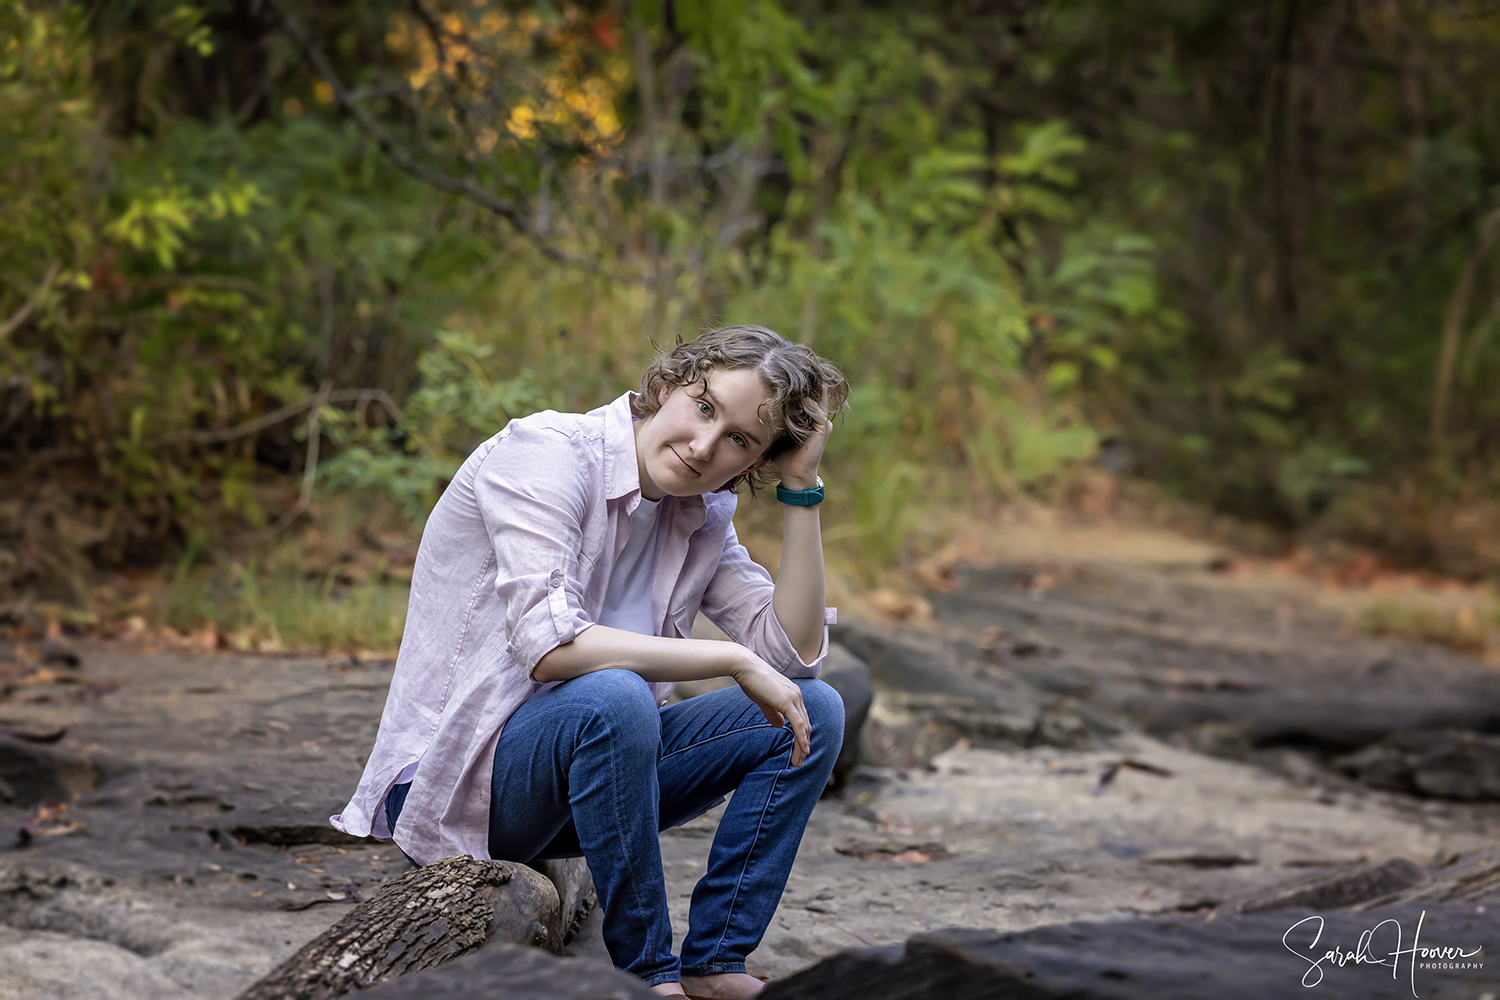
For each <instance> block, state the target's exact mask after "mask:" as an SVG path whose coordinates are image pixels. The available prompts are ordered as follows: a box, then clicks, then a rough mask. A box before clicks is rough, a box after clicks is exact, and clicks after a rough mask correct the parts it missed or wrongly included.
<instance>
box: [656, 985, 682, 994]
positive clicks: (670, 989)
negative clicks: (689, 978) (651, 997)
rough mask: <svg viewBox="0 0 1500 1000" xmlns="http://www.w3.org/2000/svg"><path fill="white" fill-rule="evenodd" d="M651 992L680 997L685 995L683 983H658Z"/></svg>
mask: <svg viewBox="0 0 1500 1000" xmlns="http://www.w3.org/2000/svg"><path fill="white" fill-rule="evenodd" d="M651 992H652V993H657V994H660V995H661V996H664V997H680V996H682V995H683V992H682V984H681V983H657V984H656V985H655V986H653V987H651Z"/></svg>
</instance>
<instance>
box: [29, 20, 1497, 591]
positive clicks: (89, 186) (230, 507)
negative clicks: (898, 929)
mask: <svg viewBox="0 0 1500 1000" xmlns="http://www.w3.org/2000/svg"><path fill="white" fill-rule="evenodd" d="M1283 8H1284V5H1283V6H1276V5H1272V7H1270V8H1247V7H1244V5H1236V4H1231V3H1228V2H1227V0H1210V2H1206V3H1198V4H1192V5H1186V6H1184V5H1181V4H1175V3H1162V2H1155V0H1153V2H1147V3H1145V4H1134V5H1129V6H1125V5H1119V4H1114V3H1105V2H1100V0H1078V2H1072V0H1069V2H1049V3H1044V4H1040V5H1022V6H1021V7H1014V8H1003V9H1002V8H993V9H989V8H986V9H983V10H981V9H978V8H972V9H971V8H963V7H960V8H944V7H941V6H940V7H937V8H932V9H925V8H924V9H918V8H917V7H913V6H911V5H907V6H904V7H903V6H901V5H895V6H890V5H887V6H884V7H881V6H876V7H869V6H858V5H855V6H851V5H808V4H801V5H789V4H782V3H778V2H776V0H691V2H677V3H672V4H666V3H660V2H655V0H653V2H645V3H641V4H636V5H632V6H630V7H629V8H628V9H622V8H616V7H612V6H607V5H603V4H597V3H592V2H588V3H584V2H568V3H550V2H549V3H537V4H532V3H529V2H526V0H503V2H501V0H496V2H492V3H491V2H484V3H477V4H474V3H462V4H459V3H447V2H444V3H435V4H434V3H426V4H422V5H415V6H413V5H411V4H405V3H403V4H396V3H389V2H385V0H380V2H377V3H372V4H360V5H343V6H338V5H332V6H330V5H324V4H318V3H312V4H305V5H302V6H301V7H299V8H297V9H296V10H295V11H293V12H292V13H293V16H294V17H295V19H296V27H297V31H298V32H300V33H302V34H305V35H306V37H307V38H308V39H310V40H311V44H312V45H313V46H314V47H315V48H316V49H317V51H318V52H319V53H320V54H321V55H322V57H323V58H324V60H326V65H327V66H328V67H330V69H329V72H331V73H332V74H334V75H336V77H337V83H338V86H337V87H335V86H334V81H330V80H329V79H325V78H324V71H323V70H318V69H314V68H313V66H312V64H311V63H310V62H309V60H308V59H307V58H306V57H305V56H304V54H303V52H302V51H301V49H300V46H299V45H298V44H297V43H296V42H294V41H293V38H292V34H291V33H289V31H288V30H287V28H286V26H285V25H283V24H282V23H280V22H279V21H278V20H277V15H276V14H275V13H274V12H273V11H272V9H270V8H268V7H266V6H264V5H251V6H245V5H239V4H233V3H224V4H201V5H200V4H191V3H187V4H185V3H180V2H177V0H109V2H105V3H102V4H97V5H93V6H87V7H85V6H83V5H71V4H48V3H43V2H40V0H6V2H4V3H3V4H0V203H3V204H4V205H5V206H6V211H5V212H4V213H0V324H4V327H3V328H4V329H5V334H4V335H0V464H3V465H4V466H5V469H6V474H7V476H13V477H14V478H15V479H16V481H19V482H32V481H34V480H35V479H36V476H34V475H32V473H34V472H36V471H37V470H40V469H43V468H47V469H57V468H59V467H61V465H62V464H66V463H72V465H71V466H68V467H69V468H71V469H72V470H73V471H74V472H76V473H77V476H78V479H77V481H78V482H80V483H83V484H85V485H82V486H79V487H78V489H77V490H76V495H77V496H79V497H81V498H82V499H83V501H85V502H86V505H89V506H92V507H93V508H94V509H95V511H96V512H98V513H99V515H100V516H101V517H103V516H104V512H106V511H109V512H112V513H110V514H109V515H108V516H109V517H110V518H112V520H111V521H110V524H111V526H112V527H111V529H110V530H111V532H112V536H111V537H112V540H111V541H110V542H109V543H108V544H107V545H105V546H104V547H103V549H101V550H100V551H101V553H104V552H106V551H107V552H109V553H114V554H115V556H116V557H124V555H125V554H126V553H133V555H131V556H130V557H131V558H138V559H148V560H149V559H153V558H156V559H159V558H161V557H162V556H163V555H164V554H166V553H167V552H168V551H169V550H170V549H172V548H173V547H174V545H175V547H177V548H181V547H182V545H184V544H185V540H186V539H187V538H190V537H209V536H211V537H213V538H214V539H216V540H218V541H220V542H226V543H227V542H231V541H232V540H233V539H235V538H239V537H242V532H244V531H245V530H246V529H250V528H264V527H266V526H268V525H270V524H273V523H275V522H277V520H278V519H279V518H280V517H281V516H282V514H283V513H284V512H285V511H287V510H288V509H289V508H291V505H292V503H293V501H294V498H295V497H296V496H297V494H298V492H299V490H300V487H301V485H302V483H303V481H304V475H303V474H304V472H316V476H311V477H307V481H309V482H314V484H315V487H316V489H317V490H320V491H325V490H339V491H345V492H359V493H370V492H383V493H385V494H388V495H389V496H391V497H393V498H394V499H396V500H397V501H398V502H399V504H400V505H401V506H402V508H403V509H404V510H405V511H407V512H408V514H409V515H410V516H411V517H412V518H413V519H415V520H420V519H421V518H422V516H423V515H424V513H425V511H426V510H427V509H429V508H430V506H431V504H432V503H433V502H435V499H436V497H437V495H438V494H439V492H440V490H441V489H442V487H443V485H444V483H445V482H446V480H447V478H448V476H450V475H451V474H452V471H453V469H454V468H456V467H457V464H458V463H459V462H460V461H461V460H462V458H463V456H464V455H465V454H466V453H467V452H468V451H469V450H470V449H472V448H473V447H474V446H475V445H476V444H477V443H479V442H480V441H482V440H484V439H485V438H486V437H488V436H489V435H490V434H493V433H494V432H495V431H496V430H498V429H499V427H500V426H502V425H503V423H504V422H505V421H506V420H507V419H509V418H511V417H513V416H516V415H518V414H522V413H526V412H530V411H532V410H534V409H537V408H540V407H546V406H550V407H557V408H562V409H587V408H590V407H593V406H596V405H599V404H600V403H602V402H604V401H606V400H608V399H609V398H611V397H612V396H614V395H615V394H617V393H618V392H620V391H621V390H622V389H624V388H626V387H628V386H631V385H633V384H634V383H635V381H636V378H637V376H638V373H639V370H640V367H641V364H642V362H643V361H645V360H646V358H647V357H648V356H649V354H650V352H651V350H652V347H651V345H652V343H653V342H655V343H670V342H671V341H672V339H673V338H674V337H675V336H676V335H678V334H685V335H691V334H692V333H693V331H694V330H696V329H698V328H701V327H704V326H708V325H713V324H715V323H717V322H719V321H733V322H757V323H762V324H766V325H770V326H772V327H774V328H776V329H778V330H780V331H782V332H783V333H784V334H786V335H787V336H789V337H792V338H794V339H797V340H800V341H803V342H806V343H809V344H811V345H813V346H814V347H816V348H817V349H818V350H819V351H821V352H823V353H824V354H826V355H828V356H829V357H831V358H833V359H834V360H835V361H837V362H838V363H840V364H841V365H842V366H843V367H844V368H845V370H846V371H847V372H848V373H849V374H850V376H851V378H852V380H853V382H854V384H855V386H856V391H855V393H854V394H853V396H852V397H851V409H850V411H849V413H848V414H847V415H846V417H845V420H844V424H843V427H842V429H841V430H840V432H839V433H838V434H836V435H835V438H834V439H833V443H832V446H831V449H830V453H829V457H828V461H829V473H830V476H829V478H830V481H838V482H840V483H841V484H842V485H843V487H844V488H843V489H842V490H839V491H836V496H837V497H839V499H837V500H836V501H831V506H830V519H831V521H830V532H831V533H830V537H832V538H834V539H835V540H836V541H837V542H838V544H842V545H846V546H848V547H849V549H850V550H851V552H853V553H855V554H857V555H859V556H862V557H865V558H868V559H872V560H876V561H889V560H893V559H898V558H900V557H901V556H902V554H903V549H902V545H903V538H904V537H906V536H907V535H908V533H909V531H910V529H911V527H912V525H911V521H910V518H911V517H912V513H911V511H912V508H913V504H914V502H915V501H916V500H918V499H919V498H927V499H929V500H931V499H936V500H944V499H947V500H951V501H953V502H965V501H967V500H969V499H972V498H973V497H974V496H975V495H976V494H983V493H989V494H995V493H1016V492H1020V491H1033V492H1040V493H1043V494H1045V493H1047V492H1048V491H1049V490H1052V489H1054V488H1055V487H1056V486H1057V485H1058V484H1059V483H1061V482H1062V481H1063V480H1064V479H1066V477H1067V476H1068V475H1069V474H1070V472H1071V470H1073V469H1076V468H1077V467H1078V466H1079V465H1080V464H1081V463H1086V462H1088V461H1090V460H1091V459H1092V457H1093V456H1094V454H1095V452H1096V450H1097V445H1098V440H1099V438H1100V436H1101V433H1108V434H1109V435H1111V436H1113V437H1115V438H1117V439H1119V441H1120V442H1121V443H1122V444H1123V445H1124V449H1123V450H1122V451H1121V453H1122V454H1127V453H1128V454H1129V455H1131V456H1133V458H1134V460H1135V463H1136V465H1135V467H1136V469H1137V470H1138V471H1143V472H1145V473H1147V474H1149V475H1152V476H1155V477H1158V478H1160V479H1162V480H1165V481H1167V482H1170V483H1172V484H1173V485H1175V486H1176V487H1177V488H1179V489H1181V490H1183V491H1184V492H1187V493H1190V494H1193V495H1195V496H1198V497H1201V498H1205V499H1209V500H1211V501H1213V502H1215V503H1217V504H1219V505H1220V506H1223V507H1228V508H1231V509H1234V510H1237V511H1239V512H1242V513H1249V514H1252V515H1255V516H1261V517H1270V518H1279V519H1281V520H1282V521H1283V522H1285V523H1289V524H1291V523H1306V522H1309V521H1312V520H1316V519H1317V518H1319V517H1321V516H1324V512H1325V511H1329V510H1339V509H1349V508H1351V507H1352V506H1353V505H1350V504H1344V503H1343V500H1342V498H1345V497H1347V496H1349V495H1350V494H1351V492H1353V491H1357V490H1359V489H1362V488H1364V487H1365V486H1367V485H1370V484H1374V483H1376V481H1377V480H1379V478H1380V477H1381V476H1382V475H1384V474H1385V473H1384V470H1386V469H1391V468H1411V467H1416V466H1417V465H1418V464H1422V467H1424V468H1431V469H1433V470H1435V472H1438V473H1440V475H1433V476H1430V477H1429V479H1430V483H1429V484H1428V485H1427V486H1426V487H1425V488H1426V489H1428V490H1429V491H1441V490H1450V491H1454V492H1455V493H1456V492H1461V491H1462V489H1463V488H1466V484H1473V483H1489V482H1493V481H1495V480H1496V478H1497V477H1496V476H1495V473H1494V471H1493V470H1491V469H1490V463H1491V459H1490V457H1489V456H1491V455H1492V454H1493V452H1494V447H1493V446H1494V444H1495V443H1496V442H1497V440H1500V397H1496V396H1495V394H1493V393H1490V392H1488V391H1487V388H1488V386H1489V385H1491V384H1493V383H1494V382H1495V381H1496V379H1497V378H1500V350H1497V347H1496V345H1497V343H1500V337H1497V336H1496V335H1495V329H1496V328H1497V327H1500V263H1497V261H1500V251H1494V250H1493V246H1492V243H1493V242H1494V241H1490V242H1486V240H1487V239H1488V237H1486V236H1485V233H1487V232H1489V231H1490V230H1488V229H1486V225H1487V223H1486V220H1487V219H1490V218H1492V217H1494V218H1500V216H1494V214H1493V213H1494V211H1495V206H1496V205H1500V202H1497V200H1496V199H1497V191H1500V188H1497V185H1496V181H1495V177H1496V171H1495V164H1496V162H1497V160H1500V157H1497V150H1496V145H1495V144H1496V140H1497V133H1496V131H1495V128H1494V122H1495V121H1497V120H1500V118H1497V117H1496V116H1495V115H1494V114H1493V112H1494V110H1495V109H1494V107H1493V104H1494V98H1492V97H1491V95H1493V94H1500V87H1496V86H1495V85H1494V84H1495V82H1496V81H1495V80H1494V79H1493V77H1494V72H1495V71H1494V69H1493V67H1494V66H1495V65H1497V64H1496V63H1495V61H1494V60H1493V59H1492V58H1490V56H1491V55H1492V54H1493V52H1494V50H1495V48H1496V47H1497V45H1500V18H1497V17H1496V16H1494V15H1493V14H1492V13H1485V12H1479V13H1475V12H1474V11H1470V10H1469V9H1468V7H1466V6H1465V5H1464V4H1463V3H1461V2H1459V0H1452V2H1448V0H1444V2H1441V3H1436V4H1416V3H1407V2H1405V0H1403V2H1401V3H1396V4H1392V5H1386V6H1385V7H1382V8H1380V10H1379V11H1377V10H1375V9H1374V8H1370V9H1368V10H1367V9H1364V8H1360V9H1359V10H1358V11H1353V12H1350V11H1344V9H1343V8H1338V7H1332V6H1328V5H1310V6H1309V5H1302V6H1295V7H1285V8H1284V9H1283ZM621 10H624V14H623V19H622V14H621ZM1268 11H1270V12H1271V13H1270V14H1268V13H1267V12H1268ZM1346 15H1347V20H1340V19H1341V18H1345V17H1346ZM1267 67H1274V71H1272V70H1271V69H1267ZM350 101H352V102H356V103H357V105H358V108H359V112H360V114H359V116H356V115H354V114H353V113H352V111H351V108H350V107H348V106H346V104H347V102H350ZM434 177H437V178H439V182H438V183H432V181H433V178H434ZM464 185H470V188H469V191H470V193H471V194H472V193H473V192H474V191H479V192H481V194H480V196H478V197H466V196H465V195H464V194H463V193H460V192H459V190H458V189H459V188H462V187H463V186H464ZM1497 224H1500V223H1497ZM1492 251H1493V252H1492ZM1465 274H1467V275H1469V277H1468V278H1466V279H1463V280H1462V281H1461V280H1460V276H1461V275H1465ZM1460 293H1461V294H1460ZM1450 315H1451V316H1452V317H1453V319H1452V321H1451V322H1449V320H1448V317H1449V316H1450ZM1444 344H1446V345H1447V346H1446V347H1445V346H1443V345H1444ZM1444 351H1446V352H1447V355H1446V356H1448V357H1449V361H1448V362H1447V364H1448V366H1449V371H1448V374H1446V375H1440V374H1435V373H1436V372H1437V371H1438V369H1439V364H1438V359H1439V356H1440V355H1442V353H1443V352H1444ZM1440 386H1441V387H1442V390H1443V393H1446V394H1447V397H1451V400H1450V405H1448V408H1447V410H1446V412H1442V413H1439V412H1438V411H1439V407H1438V406H1437V404H1436V397H1437V396H1438V395H1441V393H1439V391H1438V390H1439V387H1440ZM325 389H326V390H327V391H328V392H330V393H332V395H331V396H330V397H328V399H327V400H325V402H324V405H322V406H318V407H317V409H316V413H315V414H314V413H313V411H312V409H311V407H313V406H314V404H315V402H316V400H317V398H318V395H319V393H320V392H322V391H324V390H325ZM360 390H369V391H368V392H361V391H360ZM271 413H281V414H282V416H281V419H279V420H277V421H273V422H269V423H264V424H262V423H260V422H258V421H259V420H260V418H262V417H265V416H266V415H267V414H271ZM311 416H315V417H316V419H315V420H310V419H309V418H310V417H311ZM314 427H315V428H316V434H317V438H316V443H318V444H320V445H321V446H322V447H321V450H315V449H313V448H312V445H313V443H314V442H313V441H309V440H308V438H307V435H308V434H309V433H310V430H311V429H312V428H314ZM315 451H316V453H317V455H318V457H319V465H318V468H317V469H313V470H309V469H305V468H304V466H305V465H306V463H307V461H308V460H309V458H310V457H311V456H312V455H313V454H314V453H315ZM1426 463H1430V464H1426ZM840 505H843V506H840ZM292 509H295V508H292ZM835 518H836V519H837V524H834V523H833V519H835ZM96 558H99V559H101V560H104V561H108V557H107V556H106V555H104V554H101V555H98V556H97V557H96Z"/></svg>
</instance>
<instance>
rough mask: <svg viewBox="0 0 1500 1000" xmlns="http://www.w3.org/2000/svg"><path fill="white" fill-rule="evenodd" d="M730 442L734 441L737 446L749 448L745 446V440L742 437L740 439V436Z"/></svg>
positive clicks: (732, 438) (734, 437)
mask: <svg viewBox="0 0 1500 1000" xmlns="http://www.w3.org/2000/svg"><path fill="white" fill-rule="evenodd" d="M729 440H731V441H733V442H734V443H735V444H737V445H739V446H740V447H741V448H746V447H748V445H746V444H745V439H744V438H742V437H740V436H739V435H738V434H736V435H734V436H733V437H731V438H730V439H729Z"/></svg>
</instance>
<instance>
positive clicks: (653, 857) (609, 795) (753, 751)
mask: <svg viewBox="0 0 1500 1000" xmlns="http://www.w3.org/2000/svg"><path fill="white" fill-rule="evenodd" d="M795 683H796V684H797V686H798V687H800V688H801V689H802V700H803V703H804V704H805V705H806V706H807V714H808V718H809V719H810V720H811V722H812V752H811V753H810V754H808V756H807V759H806V761H804V762H803V764H802V766H801V767H792V766H791V755H792V733H791V730H790V729H788V728H782V729H773V728H771V726H770V725H769V724H768V723H767V722H766V718H765V716H764V715H762V714H761V711H760V709H759V708H756V707H755V704H754V703H753V702H751V701H750V699H749V698H747V697H745V694H744V692H742V691H741V690H740V689H739V688H738V687H727V688H723V689H720V690H718V691H713V692H710V693H709V694H704V695H700V696H698V697H696V698H690V699H688V700H687V701H683V702H679V703H677V704H675V705H670V706H668V707H667V708H662V709H658V708H657V706H656V703H655V702H654V701H653V700H652V697H651V689H650V688H649V687H647V686H646V682H645V681H644V680H642V679H641V677H640V675H639V674H636V673H633V672H631V671H629V670H600V671H596V672H594V673H589V674H584V675H583V676H582V677H577V678H574V679H573V680H570V681H565V682H564V683H562V684H559V685H557V686H556V687H552V688H548V689H547V690H545V691H543V692H541V693H540V694H538V695H536V696H535V697H533V698H532V699H531V700H530V701H528V702H526V703H525V704H524V705H522V706H521V707H520V708H519V709H517V710H516V713H515V714H514V715H512V716H511V717H510V721H508V722H507V723H506V724H505V729H504V730H503V731H502V732H501V734H500V743H499V746H497V747H496V749H495V775H494V782H493V785H492V786H491V787H492V793H493V797H492V798H491V801H490V856H491V857H495V858H503V859H506V860H510V861H518V862H520V863H522V864H525V863H527V862H530V861H536V860H544V859H547V858H573V857H579V856H580V855H581V856H583V857H585V858H587V859H588V863H589V870H590V871H591V872H592V873H593V876H594V886H595V888H596V889H597V890H598V892H599V904H600V907H601V908H602V909H603V911H604V912H603V922H604V943H605V946H606V947H607V948H608V949H609V954H610V957H611V958H612V959H613V960H614V963H615V965H616V966H617V967H619V968H621V969H624V970H626V971H627V972H630V973H633V974H634V975H636V976H638V977H640V978H641V979H642V980H644V981H645V982H646V984H647V985H650V986H654V985H656V984H658V983H669V982H673V981H675V980H677V979H679V978H680V977H681V976H683V975H690V976H707V975H714V974H716V973H722V972H744V971H745V957H746V956H747V955H749V954H750V952H752V951H754V950H755V948H756V946H757V945H759V944H760V939H761V937H762V935H764V934H765V932H766V927H767V926H769V924H770V922H771V917H772V916H773V915H774V914H775V912H776V905H777V903H779V902H780V901H781V893H782V890H783V889H784V888H785V887H786V880H787V876H788V875H789V874H790V873H791V870H792V862H793V860H795V858H796V856H797V847H798V845H799V844H800V843H801V841H802V832H803V830H804V829H805V828H806V827H807V819H808V817H809V816H810V815H811V814H812V810H813V806H814V805H816V804H817V801H818V796H819V795H820V794H822V791H823V787H824V785H825V784H826V783H827V781H828V775H829V774H830V772H831V771H832V770H833V764H834V761H835V760H836V759H837V758H838V755H839V745H840V744H841V743H842V742H843V734H844V704H843V702H842V701H841V700H840V699H839V696H838V692H836V691H834V690H833V688H831V687H829V686H828V685H827V684H824V683H823V682H822V681H817V680H799V681H796V682H795ZM407 787H408V786H406V785H397V786H396V787H395V788H393V789H392V790H391V793H390V795H389V796H388V797H387V799H386V814H387V816H388V817H389V818H390V821H391V825H392V826H394V825H395V822H396V816H397V815H399V814H400V811H401V806H402V803H403V802H404V801H405V799H406V791H407ZM730 792H733V793H734V797H733V798H732V799H731V800H730V803H729V807H728V808H727V809H726V810H725V811H724V816H723V818H722V819H721V820H720V821H719V829H718V832H717V833H716V834H715V835H714V842H713V847H712V848H711V850H710V852H709V856H708V871H707V872H706V873H705V874H704V876H703V877H702V878H701V879H699V880H698V885H697V887H696V888H694V889H693V898H692V908H691V911H690V915H689V918H688V933H687V936H686V937H685V938H684V939H683V942H682V958H681V960H680V961H679V960H678V959H677V958H676V957H674V956H673V955H672V926H671V922H670V920H669V918H668V916H667V892H666V882H665V879H664V877H663V874H662V864H661V849H660V846H659V844H658V842H657V834H658V832H659V831H661V830H664V829H666V828H668V827H670V826H675V825H676V824H678V823H681V822H683V821H685V820H687V819H689V818H691V817H693V816H695V815H697V814H698V813H700V812H702V811H704V810H705V809H707V808H709V807H711V806H712V805H714V804H715V803H716V802H717V801H718V800H719V799H720V798H721V797H722V796H724V795H727V794H729V793H730Z"/></svg>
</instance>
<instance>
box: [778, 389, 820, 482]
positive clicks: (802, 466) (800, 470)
mask: <svg viewBox="0 0 1500 1000" xmlns="http://www.w3.org/2000/svg"><path fill="white" fill-rule="evenodd" d="M807 415H808V417H810V418H811V420H812V425H813V432H812V433H811V434H810V435H808V436H807V438H805V439H804V440H803V442H802V443H801V444H800V445H798V446H797V447H795V448H793V449H792V450H791V451H787V452H783V453H782V454H780V455H778V456H776V457H775V458H773V459H772V460H771V464H772V465H774V466H776V471H777V472H778V473H780V475H781V485H783V486H785V487H786V488H787V489H789V490H810V489H812V488H813V487H814V486H816V485H817V483H818V463H820V462H821V461H822V460H823V450H824V449H825V448H827V447H828V436H829V435H830V434H832V433H833V421H832V420H830V419H829V418H828V390H827V389H826V388H825V389H824V390H823V393H822V396H821V398H819V400H818V402H816V403H814V402H812V401H811V400H808V402H807Z"/></svg>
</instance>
